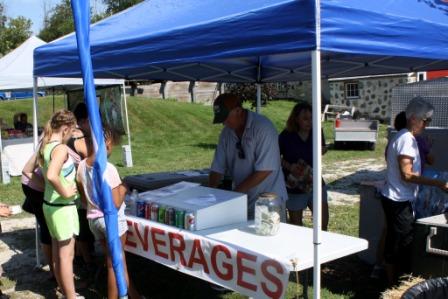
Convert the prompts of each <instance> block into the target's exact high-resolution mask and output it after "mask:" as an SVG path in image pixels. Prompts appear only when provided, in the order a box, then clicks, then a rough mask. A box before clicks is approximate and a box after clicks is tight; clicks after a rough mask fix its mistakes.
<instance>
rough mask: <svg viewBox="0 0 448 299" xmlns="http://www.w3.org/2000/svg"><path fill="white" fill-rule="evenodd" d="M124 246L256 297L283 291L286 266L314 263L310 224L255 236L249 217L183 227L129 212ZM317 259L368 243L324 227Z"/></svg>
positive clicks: (286, 226)
mask: <svg viewBox="0 0 448 299" xmlns="http://www.w3.org/2000/svg"><path fill="white" fill-rule="evenodd" d="M127 219H128V226H129V231H128V234H127V240H126V246H125V250H126V251H128V252H132V253H134V254H137V255H140V256H143V257H145V258H147V259H150V260H153V261H156V262H158V263H160V264H163V265H165V266H167V267H170V268H172V269H175V270H177V271H180V272H183V273H186V274H188V275H191V276H195V277H198V278H201V279H204V280H206V281H210V282H213V283H215V284H219V285H222V286H224V287H226V288H229V289H232V290H235V291H237V292H239V293H241V294H244V295H247V296H249V297H254V298H281V297H282V296H284V294H285V292H286V289H287V285H288V278H289V272H290V271H295V270H296V271H299V270H303V269H307V268H311V267H312V266H313V230H312V229H310V228H305V227H299V226H294V225H289V224H283V223H282V224H281V227H280V231H279V233H278V234H277V235H276V236H269V237H266V236H258V235H256V234H254V233H253V223H252V222H247V223H240V224H233V225H228V226H223V227H218V228H214V229H206V230H200V231H187V230H183V229H179V228H176V227H172V226H168V225H165V224H162V223H157V222H153V221H149V220H146V219H142V218H137V217H129V216H128V217H127ZM320 246H321V247H320V248H321V251H320V252H321V254H320V257H321V262H322V263H324V262H328V261H332V260H335V259H337V258H340V257H343V256H347V255H350V254H353V253H356V252H359V251H362V250H364V249H366V248H367V247H368V243H367V241H366V240H363V239H359V238H354V237H350V236H344V235H340V234H335V233H329V232H322V244H321V245H320Z"/></svg>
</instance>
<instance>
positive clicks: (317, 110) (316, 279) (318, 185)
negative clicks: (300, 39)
mask: <svg viewBox="0 0 448 299" xmlns="http://www.w3.org/2000/svg"><path fill="white" fill-rule="evenodd" d="M311 55H312V84H313V165H314V167H313V243H314V273H313V286H314V296H313V298H314V299H319V298H320V283H321V281H320V279H321V277H320V274H321V273H320V272H321V271H320V270H321V269H320V247H321V246H320V244H321V229H322V179H321V178H322V143H321V140H322V123H321V121H320V120H321V106H322V103H321V101H322V99H321V80H320V78H321V66H320V50H315V51H313V52H312V54H311Z"/></svg>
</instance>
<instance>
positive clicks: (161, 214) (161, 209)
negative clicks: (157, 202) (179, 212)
mask: <svg viewBox="0 0 448 299" xmlns="http://www.w3.org/2000/svg"><path fill="white" fill-rule="evenodd" d="M165 210H166V207H165V206H160V207H159V215H158V216H159V218H158V222H160V223H165Z"/></svg>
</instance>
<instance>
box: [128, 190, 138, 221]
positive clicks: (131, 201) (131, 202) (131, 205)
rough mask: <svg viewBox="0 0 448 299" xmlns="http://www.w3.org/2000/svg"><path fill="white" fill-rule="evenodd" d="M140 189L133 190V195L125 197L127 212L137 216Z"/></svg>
mask: <svg viewBox="0 0 448 299" xmlns="http://www.w3.org/2000/svg"><path fill="white" fill-rule="evenodd" d="M138 198H139V196H138V191H137V190H135V189H134V190H132V193H131V195H126V198H125V204H126V208H125V214H126V215H129V216H137V200H138Z"/></svg>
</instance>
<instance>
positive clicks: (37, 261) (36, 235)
mask: <svg viewBox="0 0 448 299" xmlns="http://www.w3.org/2000/svg"><path fill="white" fill-rule="evenodd" d="M37 84H38V81H37V77H34V78H33V146H34V150H35V151H36V150H37V143H38V134H39V132H38V127H37V123H38V122H37V87H38V86H37ZM38 231H39V225H38V223H37V220H36V227H35V229H34V232H35V240H36V267H37V268H38V267H40V257H39V233H38Z"/></svg>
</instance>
